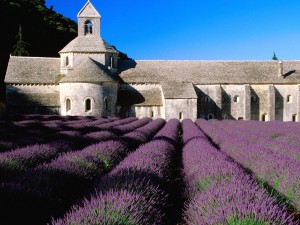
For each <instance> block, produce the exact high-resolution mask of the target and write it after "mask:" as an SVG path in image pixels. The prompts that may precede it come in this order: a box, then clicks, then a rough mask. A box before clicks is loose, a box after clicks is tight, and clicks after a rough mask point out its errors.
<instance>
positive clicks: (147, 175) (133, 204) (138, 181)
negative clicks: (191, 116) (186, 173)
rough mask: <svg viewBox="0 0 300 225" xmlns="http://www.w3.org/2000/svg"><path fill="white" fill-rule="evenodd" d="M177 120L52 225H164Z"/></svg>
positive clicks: (133, 154) (167, 125) (170, 123)
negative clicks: (93, 192)
mask: <svg viewBox="0 0 300 225" xmlns="http://www.w3.org/2000/svg"><path fill="white" fill-rule="evenodd" d="M178 129H179V122H178V121H177V120H172V121H169V122H168V123H167V124H166V126H165V127H164V128H163V129H162V130H161V131H160V132H158V134H157V135H156V136H155V138H154V139H153V140H152V141H150V142H148V143H147V144H145V145H143V146H141V147H140V148H138V149H137V150H136V151H135V152H133V153H131V154H130V155H128V156H127V157H126V158H125V159H124V160H123V161H122V162H121V163H120V164H119V165H118V166H117V167H116V168H115V169H114V170H113V171H111V172H110V173H109V174H108V175H107V176H105V177H104V178H102V179H101V180H100V181H99V182H98V185H97V191H96V193H95V194H94V195H92V197H91V198H90V199H89V200H85V201H84V202H83V203H82V204H81V205H77V206H74V207H73V209H72V210H71V211H70V212H69V213H68V214H66V216H65V217H64V218H63V219H60V220H57V221H53V224H56V225H58V224H59V225H63V224H80V223H83V224H84V223H87V224H98V223H100V222H101V223H102V224H164V223H167V218H166V213H165V211H164V209H165V208H166V207H167V202H168V195H167V190H168V189H167V188H165V187H164V186H163V184H166V183H169V182H171V180H172V173H171V171H172V165H173V162H174V154H175V146H176V144H177V143H178V141H179V138H178V131H179V130H178ZM164 138H165V139H164Z"/></svg>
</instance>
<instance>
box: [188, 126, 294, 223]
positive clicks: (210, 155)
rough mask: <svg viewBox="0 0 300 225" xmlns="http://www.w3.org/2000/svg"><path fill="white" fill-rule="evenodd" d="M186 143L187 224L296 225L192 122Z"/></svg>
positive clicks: (285, 212)
mask: <svg viewBox="0 0 300 225" xmlns="http://www.w3.org/2000/svg"><path fill="white" fill-rule="evenodd" d="M183 142H184V148H183V167H184V168H183V174H184V181H185V185H186V188H185V196H186V198H187V199H188V201H187V203H186V207H185V212H184V218H185V221H186V222H187V223H188V224H195V225H196V224H297V222H296V221H294V220H293V219H294V218H293V217H291V216H288V214H287V211H286V209H285V208H284V207H282V206H280V205H278V204H277V203H276V201H275V200H274V199H273V198H272V197H270V196H269V195H268V193H267V192H266V191H265V190H263V189H261V188H260V187H259V186H258V185H257V184H256V182H255V181H254V180H253V179H252V177H251V176H250V175H248V174H247V173H246V172H245V171H244V170H243V169H242V168H240V167H239V166H238V165H237V164H236V163H235V162H233V161H232V160H231V159H230V158H228V156H227V155H225V154H224V153H222V152H220V151H218V150H217V149H216V148H215V147H214V146H213V145H212V144H211V142H210V141H209V140H208V139H207V138H206V136H205V134H204V133H203V132H202V131H200V130H199V129H198V128H197V127H196V125H195V124H194V123H193V122H192V121H190V120H185V121H183Z"/></svg>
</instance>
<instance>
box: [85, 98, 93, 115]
mask: <svg viewBox="0 0 300 225" xmlns="http://www.w3.org/2000/svg"><path fill="white" fill-rule="evenodd" d="M91 110H92V101H91V99H90V98H88V99H86V100H85V111H86V112H88V111H91Z"/></svg>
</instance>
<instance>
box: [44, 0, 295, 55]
mask: <svg viewBox="0 0 300 225" xmlns="http://www.w3.org/2000/svg"><path fill="white" fill-rule="evenodd" d="M86 2H87V0H46V5H47V6H50V5H53V6H54V10H55V11H56V12H59V13H61V14H63V15H64V16H66V17H69V18H71V19H73V20H75V21H76V22H77V18H76V16H77V13H78V12H79V10H80V9H81V8H82V7H83V5H84V4H85V3H86ZM91 2H92V4H93V5H94V6H95V7H96V9H97V10H98V12H99V13H100V14H101V16H102V20H101V36H102V38H104V39H105V40H106V41H108V42H109V43H110V44H111V45H115V46H116V47H117V48H118V49H119V50H120V51H122V52H125V53H126V54H128V56H129V57H131V58H134V59H149V60H153V59H178V60H182V59H186V60H269V59H271V58H272V56H273V52H274V51H275V52H276V55H277V57H278V58H280V59H283V60H295V59H300V1H299V0H287V1H282V0H272V1H271V0H235V1H233V0H206V1H203V0H185V1H184V0H171V1H170V0H169V1H163V0H126V1H125V0H91Z"/></svg>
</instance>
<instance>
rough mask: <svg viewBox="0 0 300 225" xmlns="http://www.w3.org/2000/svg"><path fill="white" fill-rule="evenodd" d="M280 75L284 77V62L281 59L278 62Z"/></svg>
mask: <svg viewBox="0 0 300 225" xmlns="http://www.w3.org/2000/svg"><path fill="white" fill-rule="evenodd" d="M278 77H283V62H282V60H280V61H279V62H278Z"/></svg>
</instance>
